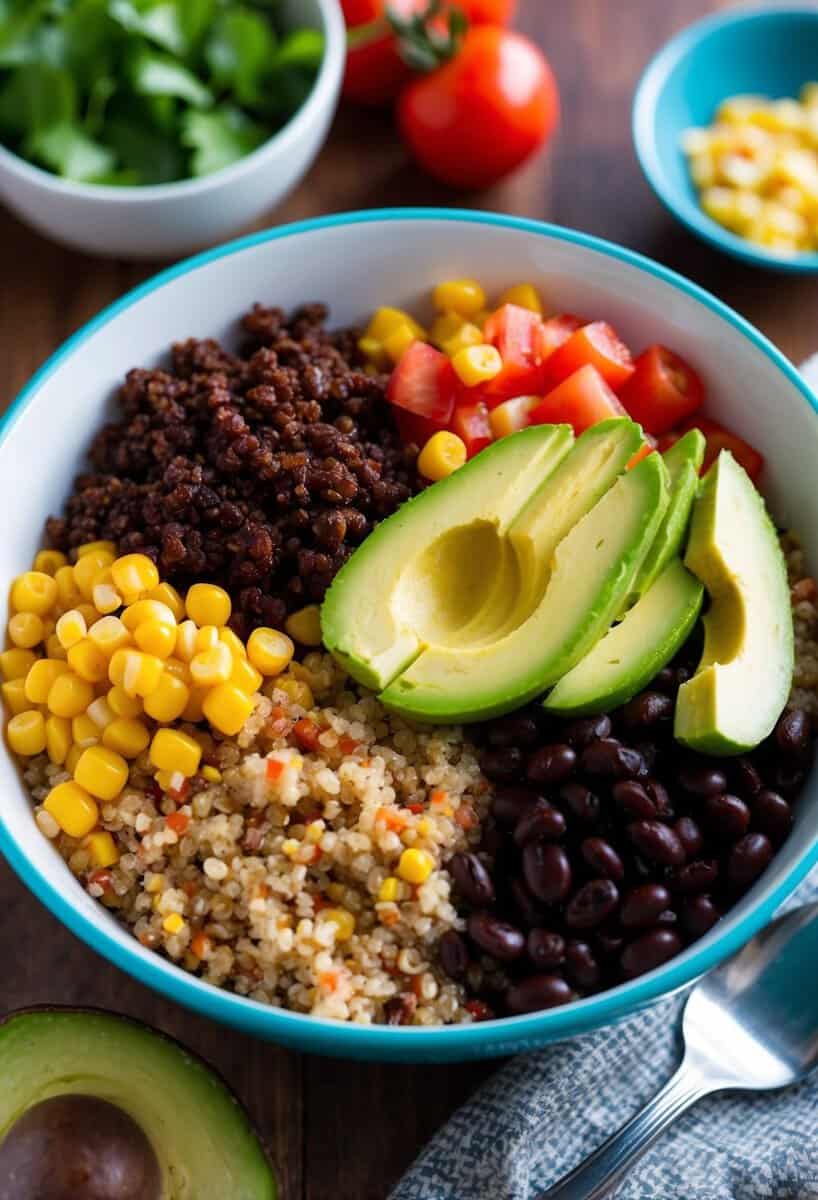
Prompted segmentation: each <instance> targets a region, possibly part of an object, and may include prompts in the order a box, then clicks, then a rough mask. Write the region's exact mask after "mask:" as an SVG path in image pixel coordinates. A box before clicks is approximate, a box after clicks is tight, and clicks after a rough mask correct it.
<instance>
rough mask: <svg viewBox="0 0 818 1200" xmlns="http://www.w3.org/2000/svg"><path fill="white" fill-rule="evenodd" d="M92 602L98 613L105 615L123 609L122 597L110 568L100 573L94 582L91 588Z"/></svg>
mask: <svg viewBox="0 0 818 1200" xmlns="http://www.w3.org/2000/svg"><path fill="white" fill-rule="evenodd" d="M91 601H92V603H93V605H94V608H95V609H96V610H97V612H100V613H102V614H103V615H105V614H107V613H113V612H116V610H117V609H118V608H121V607H122V596H121V595H120V594H119V592H118V591H117V589H116V588H115V587H114V583H113V579H112V577H111V568H110V567H106V568H105V570H104V571H100V573H99V575H97V577H96V579H95V580H94V584H93V587H92V588H91Z"/></svg>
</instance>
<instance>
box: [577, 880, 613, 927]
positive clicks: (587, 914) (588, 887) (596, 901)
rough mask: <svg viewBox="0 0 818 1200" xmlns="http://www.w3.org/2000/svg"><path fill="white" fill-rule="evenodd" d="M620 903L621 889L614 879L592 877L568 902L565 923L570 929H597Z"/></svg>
mask: <svg viewBox="0 0 818 1200" xmlns="http://www.w3.org/2000/svg"><path fill="white" fill-rule="evenodd" d="M618 903H619V889H618V888H617V886H616V884H615V883H614V882H613V880H612V879H591V880H589V881H588V883H585V884H583V885H582V887H581V888H580V889H579V891H578V892H575V893H574V895H573V896H572V897H571V899H570V901H569V902H568V905H567V907H566V909H565V924H566V925H567V926H568V928H569V929H595V928H596V927H597V925H601V924H602V923H603V921H606V920H607V919H608V917H609V916H610V915H611V913H612V912H613V911H614V909H615V908H616V906H617V904H618Z"/></svg>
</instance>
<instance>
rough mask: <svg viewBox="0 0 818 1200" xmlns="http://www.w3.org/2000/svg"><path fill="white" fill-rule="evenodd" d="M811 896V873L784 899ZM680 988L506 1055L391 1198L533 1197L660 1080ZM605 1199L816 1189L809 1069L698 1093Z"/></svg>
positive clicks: (799, 1197) (668, 1061) (817, 1144)
mask: <svg viewBox="0 0 818 1200" xmlns="http://www.w3.org/2000/svg"><path fill="white" fill-rule="evenodd" d="M816 898H818V873H816V872H813V874H812V875H811V876H810V878H809V879H807V880H806V881H805V882H804V883H803V884H802V885H801V887H800V888H799V889H798V891H797V892H796V893H795V895H794V896H793V897H792V898H791V900H790V901H789V902H788V903H787V905H786V906H785V907H786V908H790V907H793V906H795V905H797V904H805V903H807V902H808V901H810V900H814V899H816ZM683 1003H684V997H683V996H674V997H672V998H671V999H669V1000H663V1001H661V1002H660V1003H658V1004H656V1005H654V1006H653V1007H652V1008H650V1009H648V1010H646V1011H645V1012H641V1013H639V1014H638V1015H637V1016H635V1017H633V1018H631V1019H630V1020H629V1021H626V1022H625V1023H623V1024H620V1025H616V1026H614V1027H612V1028H609V1029H601V1030H599V1031H598V1032H596V1033H592V1034H587V1035H586V1036H584V1037H581V1038H577V1039H576V1040H575V1041H572V1042H564V1043H562V1044H561V1045H558V1046H553V1047H551V1048H549V1049H548V1050H542V1051H540V1052H539V1053H537V1054H531V1055H528V1056H526V1057H521V1058H516V1059H512V1061H511V1062H509V1063H507V1064H506V1066H504V1067H503V1068H502V1069H501V1070H500V1071H498V1072H497V1074H496V1075H494V1076H493V1077H492V1078H491V1079H490V1080H489V1081H488V1083H486V1084H484V1085H483V1087H481V1088H480V1089H479V1090H478V1092H477V1093H476V1094H475V1096H474V1097H473V1098H472V1099H471V1100H470V1101H469V1102H468V1104H465V1105H464V1106H463V1107H462V1108H461V1109H459V1110H458V1112H456V1113H455V1115H454V1116H453V1117H452V1118H451V1120H450V1121H449V1122H448V1124H447V1125H445V1126H444V1128H443V1129H442V1130H441V1131H440V1133H438V1134H437V1136H436V1137H435V1138H434V1139H433V1140H432V1142H431V1143H430V1145H429V1146H428V1147H427V1148H426V1149H425V1150H424V1151H423V1153H422V1154H421V1155H420V1157H419V1158H418V1159H417V1160H416V1161H415V1163H414V1165H413V1166H412V1168H411V1169H410V1171H409V1172H408V1174H407V1175H406V1176H405V1177H404V1179H403V1180H402V1181H401V1182H400V1183H399V1184H398V1187H397V1188H396V1189H395V1191H394V1192H393V1193H392V1196H391V1198H390V1200H534V1198H535V1197H536V1195H537V1193H538V1192H539V1191H541V1190H542V1189H543V1188H546V1187H549V1186H550V1185H551V1184H553V1183H556V1182H557V1180H558V1179H560V1178H561V1177H562V1176H563V1175H564V1174H565V1173H566V1172H567V1171H569V1170H570V1169H571V1168H572V1167H574V1166H575V1165H576V1164H577V1163H578V1162H579V1161H580V1160H581V1159H583V1158H585V1157H586V1155H588V1154H590V1152H591V1151H592V1150H595V1149H596V1147H597V1146H598V1145H599V1144H600V1143H601V1142H603V1141H604V1140H605V1138H606V1137H608V1136H609V1135H610V1134H611V1133H613V1132H614V1131H615V1130H617V1129H618V1128H619V1127H620V1125H622V1124H624V1122H625V1121H626V1120H628V1118H629V1117H631V1116H632V1115H633V1114H634V1113H635V1112H636V1111H637V1110H638V1109H639V1108H641V1106H642V1105H643V1104H645V1102H646V1101H647V1100H649V1099H650V1098H651V1096H652V1095H653V1094H654V1093H655V1092H656V1091H658V1090H659V1088H660V1087H661V1085H662V1084H663V1083H664V1082H665V1080H666V1079H667V1078H668V1077H669V1076H670V1075H671V1074H672V1073H673V1071H674V1070H675V1068H676V1066H677V1064H678V1062H679V1058H680V1044H679V1026H680V1022H679V1015H680V1012H681V1008H682V1005H683ZM615 1195H616V1200H818V1077H814V1078H813V1079H812V1080H811V1081H809V1082H807V1083H805V1084H803V1085H802V1086H801V1087H798V1088H790V1089H788V1090H786V1091H781V1092H773V1093H769V1092H768V1093H766V1094H764V1095H757V1096H752V1095H750V1094H747V1093H733V1094H732V1095H721V1096H714V1097H711V1098H710V1099H706V1100H701V1101H699V1103H698V1104H697V1105H696V1106H695V1107H694V1108H692V1109H691V1110H690V1111H689V1112H688V1113H687V1114H686V1115H685V1116H683V1117H682V1118H680V1119H679V1120H678V1121H677V1122H676V1124H675V1125H672V1126H671V1127H670V1129H668V1130H667V1131H666V1132H665V1133H664V1134H663V1135H662V1136H661V1137H660V1138H659V1140H658V1141H657V1142H655V1143H654V1145H653V1146H652V1147H651V1148H650V1150H649V1151H648V1152H647V1154H645V1155H644V1157H643V1158H642V1159H640V1160H639V1162H638V1163H637V1164H636V1166H635V1167H634V1168H633V1170H632V1172H631V1173H630V1175H629V1176H628V1177H627V1179H626V1180H625V1182H624V1183H623V1184H621V1185H620V1187H619V1189H618V1191H617V1192H616V1193H615Z"/></svg>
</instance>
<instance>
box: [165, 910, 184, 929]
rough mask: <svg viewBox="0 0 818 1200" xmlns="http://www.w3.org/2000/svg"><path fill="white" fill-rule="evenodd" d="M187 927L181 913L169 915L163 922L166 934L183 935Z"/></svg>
mask: <svg viewBox="0 0 818 1200" xmlns="http://www.w3.org/2000/svg"><path fill="white" fill-rule="evenodd" d="M184 927H185V919H184V917H182V916H180V914H179V913H168V915H167V916H166V917H165V919H164V921H163V922H162V928H163V929H164V931H165V933H170V934H174V933H181V931H182V930H183V929H184Z"/></svg>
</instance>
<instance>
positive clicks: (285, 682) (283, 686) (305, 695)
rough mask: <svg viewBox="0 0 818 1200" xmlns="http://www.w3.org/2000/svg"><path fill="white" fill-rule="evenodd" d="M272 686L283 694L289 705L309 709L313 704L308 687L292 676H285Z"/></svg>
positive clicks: (310, 690)
mask: <svg viewBox="0 0 818 1200" xmlns="http://www.w3.org/2000/svg"><path fill="white" fill-rule="evenodd" d="M274 686H275V687H276V688H278V690H279V691H281V692H283V693H284V695H285V696H286V697H287V699H288V700H289V701H290V704H295V705H297V706H298V707H299V708H305V709H310V708H312V706H313V705H314V703H315V700H314V698H313V694H312V689H311V688H310V685H309V684H308V683H304V682H303V680H301V679H295V678H294V677H293V676H292V675H285V676H282V678H280V679H277V680H276V681H275V685H274Z"/></svg>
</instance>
